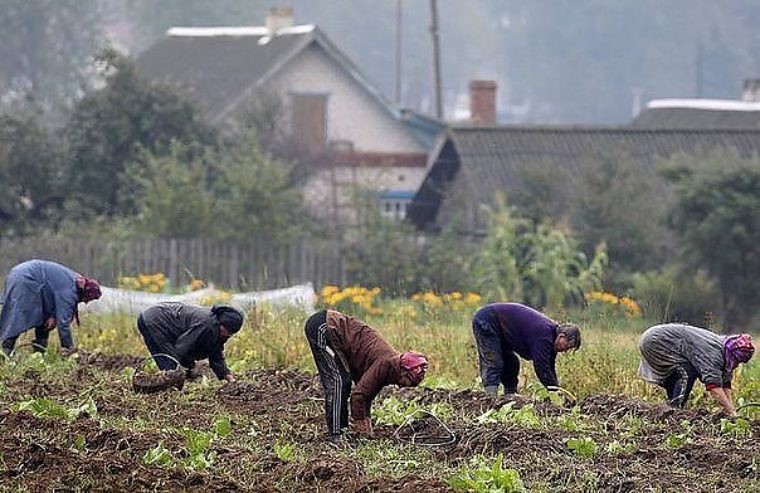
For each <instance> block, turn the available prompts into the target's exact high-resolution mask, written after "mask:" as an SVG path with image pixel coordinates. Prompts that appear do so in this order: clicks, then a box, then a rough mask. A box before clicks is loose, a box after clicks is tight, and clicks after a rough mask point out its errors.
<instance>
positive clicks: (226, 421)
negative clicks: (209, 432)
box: [211, 414, 232, 438]
mask: <svg viewBox="0 0 760 493" xmlns="http://www.w3.org/2000/svg"><path fill="white" fill-rule="evenodd" d="M211 427H212V428H213V430H214V435H216V436H217V437H220V438H225V437H227V436H229V434H230V433H232V419H231V418H230V416H229V415H228V414H222V415H219V416H217V417H216V419H214V423H213V424H212V425H211Z"/></svg>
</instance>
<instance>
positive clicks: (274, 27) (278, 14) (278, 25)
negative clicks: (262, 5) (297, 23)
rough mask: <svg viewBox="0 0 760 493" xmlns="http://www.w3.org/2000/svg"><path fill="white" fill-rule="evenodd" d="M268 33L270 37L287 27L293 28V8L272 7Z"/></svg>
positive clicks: (268, 21)
mask: <svg viewBox="0 0 760 493" xmlns="http://www.w3.org/2000/svg"><path fill="white" fill-rule="evenodd" d="M266 27H267V31H269V34H270V35H273V34H276V33H277V31H279V30H280V29H283V28H286V27H293V7H272V8H270V9H269V13H268V14H267V23H266Z"/></svg>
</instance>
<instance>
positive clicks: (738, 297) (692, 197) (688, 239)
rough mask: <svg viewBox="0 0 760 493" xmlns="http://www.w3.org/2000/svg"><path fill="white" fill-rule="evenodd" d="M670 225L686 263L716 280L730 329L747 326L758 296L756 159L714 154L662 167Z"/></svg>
mask: <svg viewBox="0 0 760 493" xmlns="http://www.w3.org/2000/svg"><path fill="white" fill-rule="evenodd" d="M666 176H667V177H668V179H669V180H670V181H671V182H672V183H673V186H674V190H675V195H676V202H675V204H674V205H673V207H672V210H671V225H672V227H673V228H674V230H675V231H676V232H677V233H678V234H679V235H680V238H681V243H682V245H683V248H684V253H685V254H686V256H687V258H688V260H689V261H690V262H691V263H692V265H695V266H697V267H704V268H706V269H707V270H708V272H709V273H710V274H711V275H712V276H713V277H714V278H715V279H716V280H717V283H718V286H719V288H720V291H721V298H722V305H723V312H724V316H725V321H726V323H727V324H728V326H729V327H736V326H741V325H743V324H745V323H747V322H748V321H749V320H750V318H751V316H752V315H753V314H754V313H756V311H757V308H756V307H757V304H758V302H760V292H759V291H758V289H757V273H758V272H760V158H758V157H757V156H754V157H752V158H746V159H745V158H742V157H741V156H739V155H737V154H736V153H735V152H733V151H727V150H713V151H711V152H710V153H707V154H703V155H700V156H687V155H678V156H675V157H674V158H673V159H672V160H671V161H670V163H669V165H668V167H667V168H666Z"/></svg>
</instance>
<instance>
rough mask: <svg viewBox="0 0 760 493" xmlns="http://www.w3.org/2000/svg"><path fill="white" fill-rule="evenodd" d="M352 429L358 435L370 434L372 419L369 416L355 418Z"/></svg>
mask: <svg viewBox="0 0 760 493" xmlns="http://www.w3.org/2000/svg"><path fill="white" fill-rule="evenodd" d="M354 431H356V432H357V433H358V434H360V435H364V436H369V435H372V421H371V420H370V419H369V418H364V419H357V420H356V421H354Z"/></svg>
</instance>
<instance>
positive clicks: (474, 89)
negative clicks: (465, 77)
mask: <svg viewBox="0 0 760 493" xmlns="http://www.w3.org/2000/svg"><path fill="white" fill-rule="evenodd" d="M496 87H497V86H496V81H495V80H471V81H470V121H471V122H472V123H474V124H477V125H495V124H496Z"/></svg>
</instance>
